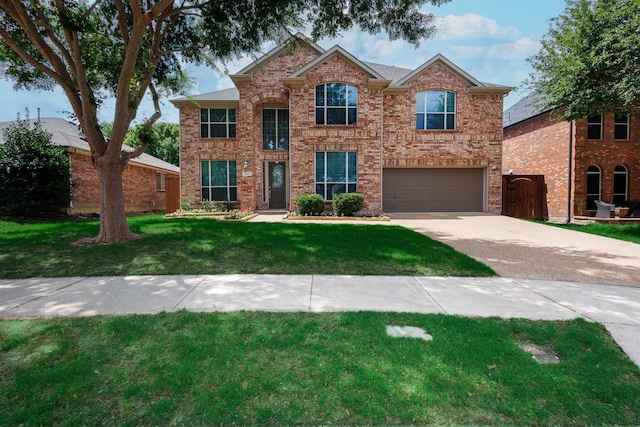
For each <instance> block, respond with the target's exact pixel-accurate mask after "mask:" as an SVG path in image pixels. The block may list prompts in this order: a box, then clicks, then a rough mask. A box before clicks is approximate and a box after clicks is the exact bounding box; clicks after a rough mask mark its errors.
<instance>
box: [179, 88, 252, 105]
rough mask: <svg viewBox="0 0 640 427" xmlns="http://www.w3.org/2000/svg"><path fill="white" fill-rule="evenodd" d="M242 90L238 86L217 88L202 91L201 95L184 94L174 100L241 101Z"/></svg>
mask: <svg viewBox="0 0 640 427" xmlns="http://www.w3.org/2000/svg"><path fill="white" fill-rule="evenodd" d="M239 100H240V92H239V91H238V89H237V88H235V87H232V88H229V89H222V90H216V91H213V92H207V93H201V94H199V95H189V96H183V97H181V98H177V99H174V100H173V101H195V102H197V101H239Z"/></svg>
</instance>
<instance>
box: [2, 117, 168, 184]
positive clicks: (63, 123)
mask: <svg viewBox="0 0 640 427" xmlns="http://www.w3.org/2000/svg"><path fill="white" fill-rule="evenodd" d="M12 123H14V122H0V142H4V135H3V132H2V130H3V129H5V128H6V127H8V126H9V125H10V124H12ZM40 125H41V126H42V129H43V130H45V131H47V132H49V133H50V134H51V135H52V137H51V142H53V143H54V144H55V145H57V146H59V147H70V148H77V149H79V150H83V151H91V148H90V147H89V143H88V142H87V140H86V139H84V137H83V136H82V134H81V132H80V130H79V129H78V125H76V124H74V123H71V122H70V121H67V120H65V119H60V118H42V119H40ZM122 148H123V149H125V150H131V151H133V148H131V147H129V146H127V145H123V146H122ZM131 163H134V164H139V165H144V166H150V167H153V168H156V169H162V170H166V171H169V172H175V173H179V172H180V168H179V167H177V166H175V165H172V164H171V163H168V162H165V161H164V160H160V159H158V158H157V157H154V156H151V155H149V154H146V153H143V154H141V155H140V156H139V157H136V158H135V159H131Z"/></svg>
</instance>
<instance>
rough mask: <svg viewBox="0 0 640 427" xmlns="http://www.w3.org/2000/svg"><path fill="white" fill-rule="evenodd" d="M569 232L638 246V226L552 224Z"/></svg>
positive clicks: (596, 223) (639, 242) (639, 229)
mask: <svg viewBox="0 0 640 427" xmlns="http://www.w3.org/2000/svg"><path fill="white" fill-rule="evenodd" d="M549 224H550V225H554V226H556V227H561V228H565V229H569V230H575V231H581V232H583V233H590V234H597V235H599V236H604V237H611V238H612V239H618V240H625V241H627V242H632V243H638V244H640V224H632V225H627V224H603V223H598V222H593V223H591V224H587V225H578V224H568V225H560V224H552V223H549Z"/></svg>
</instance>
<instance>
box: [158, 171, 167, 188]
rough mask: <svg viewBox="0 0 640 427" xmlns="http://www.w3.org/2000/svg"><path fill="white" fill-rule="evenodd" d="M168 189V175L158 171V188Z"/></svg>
mask: <svg viewBox="0 0 640 427" xmlns="http://www.w3.org/2000/svg"><path fill="white" fill-rule="evenodd" d="M166 189H167V175H165V174H163V173H159V172H156V190H166Z"/></svg>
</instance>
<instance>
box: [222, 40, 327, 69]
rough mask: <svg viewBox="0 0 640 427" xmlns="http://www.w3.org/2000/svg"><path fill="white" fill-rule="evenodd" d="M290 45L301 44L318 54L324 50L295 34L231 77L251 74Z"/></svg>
mask: <svg viewBox="0 0 640 427" xmlns="http://www.w3.org/2000/svg"><path fill="white" fill-rule="evenodd" d="M292 43H297V44H302V45H304V46H309V47H311V48H312V49H314V50H316V51H317V52H318V53H319V54H323V53H324V49H323V48H321V47H320V46H318V45H317V44H315V43H313V42H312V41H311V40H309V39H308V38H307V37H305V35H304V34H302V33H297V34H295V35H292V36H291V37H289V38H287V40H285V41H284V42H282V43H280V44H279V45H278V46H276V47H274V48H273V49H271V50H270V51H269V52H267V53H266V54H264V55H262V56H261V57H260V58H258V59H256V60H255V61H253V62H252V63H251V64H249V65H247V66H246V67H244V68H243V69H242V70H240V71H238V72H237V73H235V74H233V75H234V76H240V75H243V74H251V73H253V71H254V69H256V68H258V67H260V66H261V65H262V64H264V63H266V62H269V61H270V60H272V59H273V58H275V57H277V56H279V55H280V54H281V53H282V52H283V51H285V52H286V51H287V50H289V49H290V48H291V45H292Z"/></svg>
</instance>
